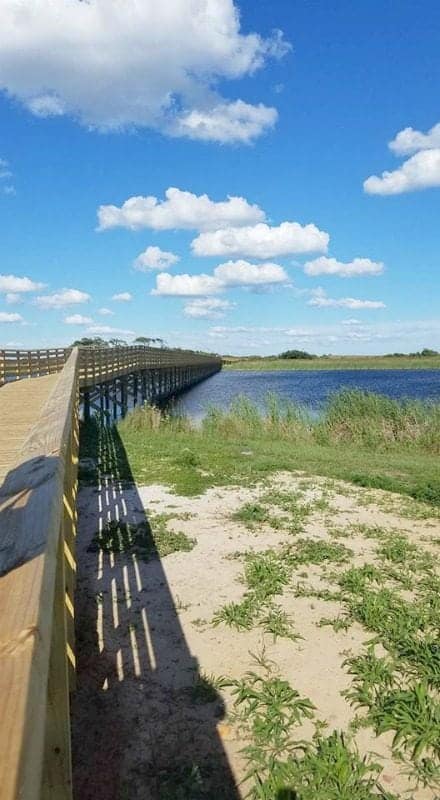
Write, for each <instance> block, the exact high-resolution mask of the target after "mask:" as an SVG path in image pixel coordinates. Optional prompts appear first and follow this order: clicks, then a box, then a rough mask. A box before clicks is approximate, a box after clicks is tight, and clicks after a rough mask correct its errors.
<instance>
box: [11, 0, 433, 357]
mask: <svg viewBox="0 0 440 800" xmlns="http://www.w3.org/2000/svg"><path fill="white" fill-rule="evenodd" d="M3 6H4V9H3V10H2V15H3V17H4V20H5V22H4V24H3V25H2V30H1V31H0V87H1V89H2V91H0V120H1V125H0V229H1V238H0V243H1V244H0V246H1V264H0V345H2V346H11V347H19V346H20V347H34V346H50V345H55V344H58V345H65V344H69V343H70V342H71V341H72V340H73V339H74V338H77V337H80V336H84V335H103V336H104V337H105V338H108V337H111V336H115V337H122V338H124V339H126V340H128V341H131V340H132V339H133V338H134V336H136V335H147V336H154V337H161V338H163V339H165V340H166V342H167V343H169V344H170V345H176V346H182V347H195V348H203V349H209V350H215V351H218V352H222V353H228V352H232V353H258V352H261V353H276V352H280V351H281V350H283V349H286V348H293V347H299V348H301V349H307V350H309V351H313V352H318V353H326V352H333V353H381V352H392V351H395V350H399V351H413V350H417V349H419V348H421V347H424V346H426V347H435V348H439V349H440V319H439V318H438V312H437V309H438V289H439V278H438V274H439V272H438V261H439V240H440V225H439V212H440V125H439V123H440V109H439V105H438V86H439V83H440V46H439V44H440V6H439V4H438V3H437V2H434V0H432V1H431V2H428V0H420V2H416V1H415V0H411V2H410V1H409V0H399V2H397V0H380V2H379V0H377V1H376V0H369V2H358V3H352V2H349V1H348V0H338V2H335V3H332V4H329V3H325V2H322V1H321V2H318V0H308V1H307V2H306V0H302V1H301V0H298V2H296V1H295V2H293V1H292V2H286V0H270V2H269V0H259V2H258V3H255V2H251V0H240V2H236V3H235V4H234V3H233V2H232V0H168V2H167V3H166V4H164V6H165V7H164V8H163V9H162V8H158V7H157V3H153V1H152V0H143V2H141V3H139V2H137V3H135V2H134V0H125V2H124V3H123V2H122V0H90V3H88V4H84V3H79V2H78V0H60V2H59V3H57V4H53V3H52V2H49V0H29V3H28V4H26V5H25V6H24V7H23V6H22V4H21V3H19V0H4V2H3ZM330 6H332V7H330ZM54 9H55V10H54ZM238 13H239V18H238ZM437 125H439V127H436V126H437ZM408 129H409V130H408ZM390 143H391V147H390ZM384 171H388V172H390V173H391V175H390V176H388V177H386V176H385V177H383V173H384ZM374 176H376V177H374ZM365 182H366V183H365ZM364 184H365V185H364ZM173 187H174V188H176V189H178V190H179V191H178V192H171V193H170V192H168V190H169V189H170V188H173ZM166 192H168V194H166ZM203 195H206V196H207V198H205V199H203V197H202V196H203ZM148 197H150V198H151V197H153V198H156V201H152V200H150V201H147V200H145V198H148ZM131 198H137V199H135V200H133V199H131ZM228 198H242V200H241V201H240V200H234V199H230V200H228ZM127 201H128V203H127ZM124 204H125V205H124ZM100 209H101V211H100ZM99 221H100V222H99ZM99 227H100V229H99ZM23 279H24V280H23ZM118 295H122V296H123V297H126V298H128V299H113V298H115V296H116V297H117V296H118ZM109 312H111V313H109Z"/></svg>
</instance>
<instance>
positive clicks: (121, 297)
mask: <svg viewBox="0 0 440 800" xmlns="http://www.w3.org/2000/svg"><path fill="white" fill-rule="evenodd" d="M112 300H115V301H116V302H117V303H129V302H130V300H133V295H131V294H130V292H118V293H117V294H114V295H113V297H112Z"/></svg>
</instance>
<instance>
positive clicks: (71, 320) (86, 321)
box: [64, 314, 93, 325]
mask: <svg viewBox="0 0 440 800" xmlns="http://www.w3.org/2000/svg"><path fill="white" fill-rule="evenodd" d="M64 322H65V323H66V325H91V324H92V322H93V320H92V318H91V317H83V315H82V314H70V316H68V317H64Z"/></svg>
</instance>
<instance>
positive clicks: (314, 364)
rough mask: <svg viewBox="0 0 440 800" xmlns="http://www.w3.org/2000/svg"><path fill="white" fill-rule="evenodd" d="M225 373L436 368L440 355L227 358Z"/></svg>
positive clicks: (438, 367)
mask: <svg viewBox="0 0 440 800" xmlns="http://www.w3.org/2000/svg"><path fill="white" fill-rule="evenodd" d="M223 369H226V370H243V369H244V370H257V371H266V370H267V371H270V370H291V369H295V370H298V369H305V370H311V369H323V370H326V369H440V356H423V357H421V356H319V357H317V358H310V359H303V358H301V359H295V358H293V359H289V358H273V357H268V358H237V359H227V360H226V361H225V362H224V364H223Z"/></svg>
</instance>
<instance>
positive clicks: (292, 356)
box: [223, 347, 440, 361]
mask: <svg viewBox="0 0 440 800" xmlns="http://www.w3.org/2000/svg"><path fill="white" fill-rule="evenodd" d="M438 355H440V353H439V352H438V351H437V350H431V349H430V348H429V347H424V348H423V350H418V351H417V352H415V353H384V354H383V355H380V356H378V355H365V356H352V355H334V354H333V353H324V354H323V355H317V354H316V353H308V352H307V351H306V350H284V352H282V353H279V354H278V355H270V356H259V355H252V356H232V355H227V356H223V358H226V359H228V358H230V359H234V360H237V361H255V360H256V359H258V360H262V361H270V360H274V359H286V360H306V361H310V360H311V359H319V358H321V359H323V358H429V357H433V356H438Z"/></svg>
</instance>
